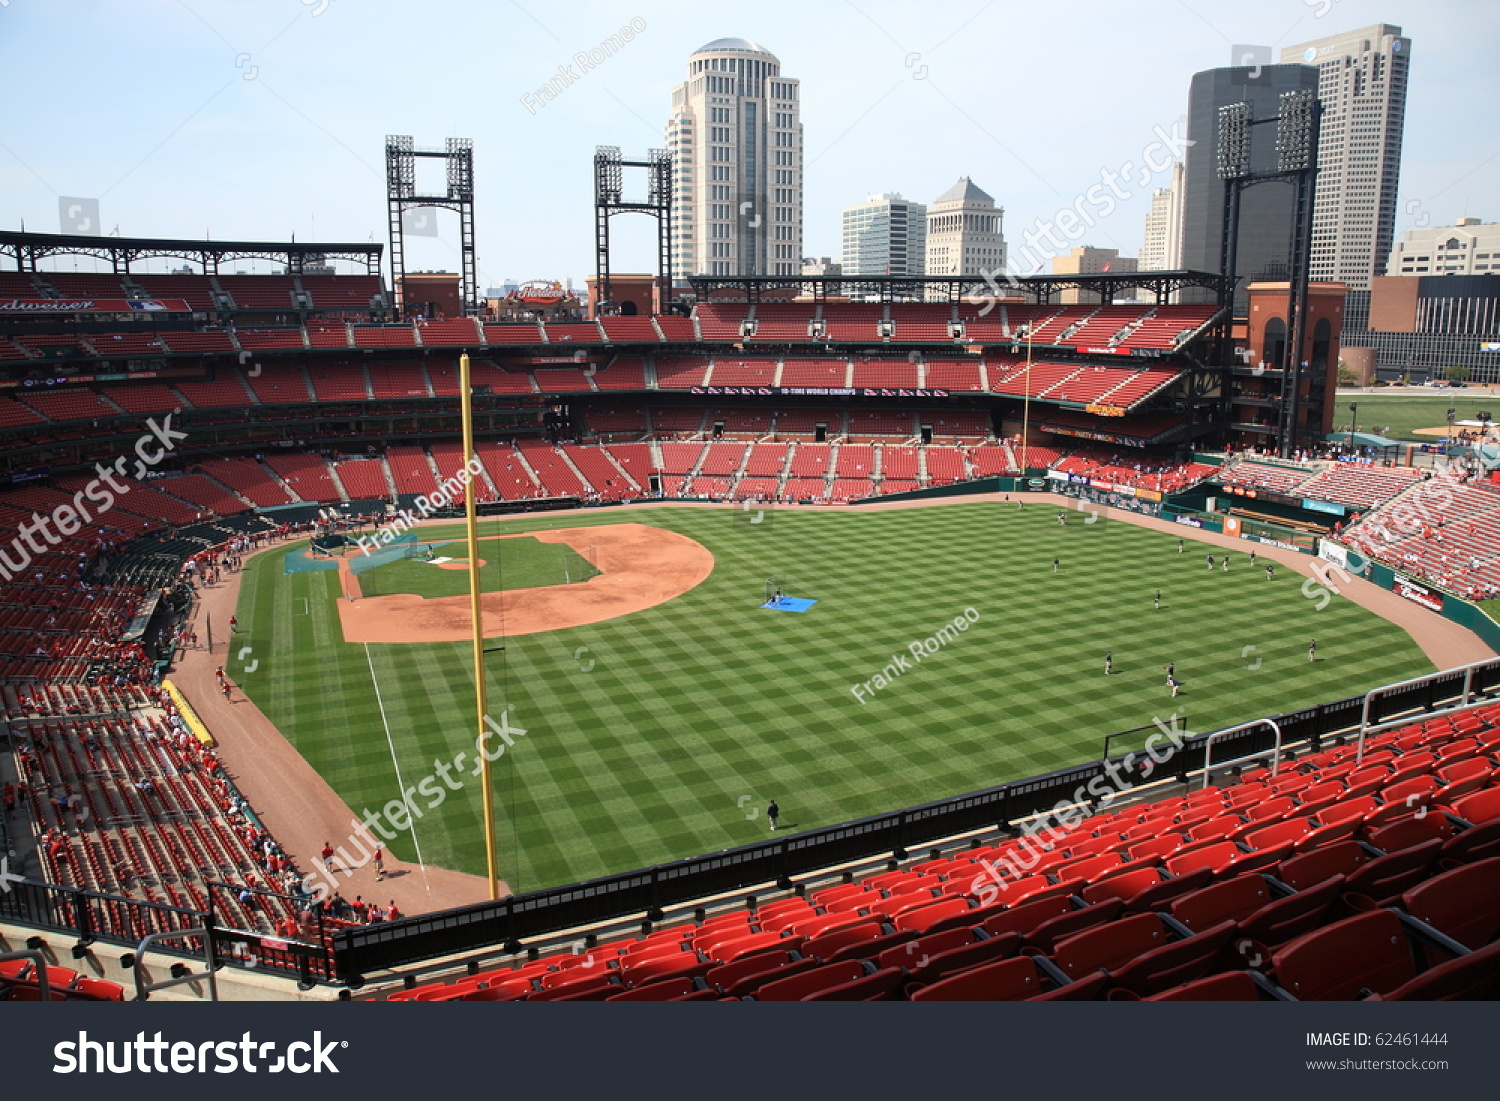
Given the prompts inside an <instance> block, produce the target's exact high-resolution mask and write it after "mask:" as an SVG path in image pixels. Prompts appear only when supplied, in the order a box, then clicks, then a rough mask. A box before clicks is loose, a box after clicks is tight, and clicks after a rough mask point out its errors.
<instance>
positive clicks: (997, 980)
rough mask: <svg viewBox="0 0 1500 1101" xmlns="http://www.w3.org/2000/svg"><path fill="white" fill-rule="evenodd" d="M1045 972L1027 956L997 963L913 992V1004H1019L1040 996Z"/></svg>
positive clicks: (953, 976)
mask: <svg viewBox="0 0 1500 1101" xmlns="http://www.w3.org/2000/svg"><path fill="white" fill-rule="evenodd" d="M1044 985H1045V984H1044V972H1043V971H1042V970H1041V969H1040V968H1039V967H1038V966H1037V963H1036V961H1035V960H1034V959H1032V958H1031V957H1030V956H1017V957H1016V958H1015V959H1009V960H997V961H996V962H994V963H989V964H984V965H982V966H980V967H973V968H970V969H969V970H967V971H961V972H959V973H958V974H957V975H950V976H948V977H947V978H945V979H942V980H941V981H939V982H935V983H933V984H932V985H931V986H924V987H922V988H921V989H920V990H916V991H913V992H912V994H911V1000H912V1001H914V1002H1020V1001H1025V1000H1026V999H1027V998H1031V997H1033V996H1035V995H1037V994H1039V993H1041V992H1042V989H1043V986H1044Z"/></svg>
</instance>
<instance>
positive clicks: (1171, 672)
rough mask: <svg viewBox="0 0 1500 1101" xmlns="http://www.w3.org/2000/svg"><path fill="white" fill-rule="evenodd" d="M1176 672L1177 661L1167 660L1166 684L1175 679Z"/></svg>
mask: <svg viewBox="0 0 1500 1101" xmlns="http://www.w3.org/2000/svg"><path fill="white" fill-rule="evenodd" d="M1176 674H1177V663H1176V662H1175V661H1173V662H1168V663H1167V683H1168V684H1171V683H1172V681H1173V680H1175V679H1176Z"/></svg>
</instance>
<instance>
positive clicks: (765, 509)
mask: <svg viewBox="0 0 1500 1101" xmlns="http://www.w3.org/2000/svg"><path fill="white" fill-rule="evenodd" d="M773 515H774V510H773V509H772V508H771V506H770V504H769V503H766V502H759V501H741V502H740V503H739V506H738V507H737V508H733V509H731V510H730V512H729V518H730V520H732V521H733V522H734V523H736V524H742V525H744V526H745V527H751V528H767V529H769V528H770V526H771V518H772V516H773Z"/></svg>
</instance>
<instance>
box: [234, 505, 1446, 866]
mask: <svg viewBox="0 0 1500 1101" xmlns="http://www.w3.org/2000/svg"><path fill="white" fill-rule="evenodd" d="M742 519H743V518H740V520H739V521H737V520H736V519H735V517H734V515H733V510H731V509H725V510H723V511H718V510H703V509H691V510H690V509H672V508H669V507H664V508H650V509H645V508H631V509H629V510H621V511H620V512H618V513H613V514H589V515H586V516H584V515H572V516H561V517H555V518H550V519H544V518H539V517H535V516H531V517H518V518H514V519H505V520H499V521H486V522H485V523H484V524H483V532H482V534H488V533H491V532H501V531H529V530H540V529H542V528H547V527H580V526H587V525H595V524H609V523H621V522H631V523H650V524H655V525H657V526H660V527H663V528H667V529H670V530H673V531H677V532H680V533H682V534H684V535H686V536H689V537H690V538H693V539H696V540H698V541H699V542H701V543H703V544H704V545H705V546H706V547H708V549H709V550H710V551H712V552H713V554H714V556H715V561H716V565H715V569H714V572H713V574H712V575H711V576H710V577H709V578H708V580H707V581H705V582H704V583H703V584H701V585H699V586H698V587H697V588H695V589H693V590H691V591H689V592H687V593H684V594H683V595H681V596H679V597H677V598H675V599H673V600H671V601H669V602H667V603H665V604H661V605H658V606H656V607H654V608H650V609H647V610H645V611H642V612H639V613H636V614H634V615H631V616H627V617H624V618H622V619H618V620H613V621H610V622H606V623H598V624H593V625H591V626H587V627H580V628H575V629H570V630H563V631H553V632H544V633H540V634H534V635H527V636H520V637H512V638H508V639H506V640H505V643H504V645H505V652H504V653H503V654H493V655H491V658H490V663H491V664H490V666H489V677H490V684H489V698H490V710H491V713H492V714H498V712H499V710H500V709H503V708H504V707H505V706H506V705H511V706H513V707H514V709H515V710H514V712H513V713H512V722H513V725H515V726H518V727H521V728H524V729H525V730H526V731H527V733H526V735H525V736H524V737H519V738H517V740H516V744H515V746H514V748H513V749H511V750H509V751H508V752H506V754H505V755H504V756H503V757H501V758H500V759H499V760H498V761H496V762H495V767H494V772H495V785H496V804H497V808H498V809H497V815H498V817H499V823H498V824H499V830H500V839H501V844H500V857H501V874H502V877H503V878H504V879H505V880H506V881H507V882H508V883H509V884H510V885H511V886H512V888H513V889H515V890H531V889H536V888H539V887H544V886H552V885H557V884H561V883H567V882H572V881H575V880H578V879H584V878H589V877H593V876H598V875H602V874H606V873H610V872H618V871H624V870H628V869H632V868H638V867H643V866H646V865H650V864H654V863H660V862H662V861H665V860H669V859H675V858H680V857H684V856H690V855H694V854H698V853H702V852H708V851H712V850H715V849H721V848H726V847H729V846H733V845H738V844H744V843H746V842H749V841H754V840H758V839H759V838H761V837H762V836H765V835H766V832H767V825H766V822H765V819H764V807H765V804H766V803H767V802H768V801H769V800H770V799H772V798H775V799H776V800H777V801H778V802H779V803H780V805H781V809H782V824H783V826H784V827H790V828H792V829H804V828H809V827H813V826H821V825H826V824H829V823H833V822H838V821H843V820H846V819H849V818H855V817H859V816H863V815H867V814H873V813H877V812H880V811H886V810H891V809H894V808H898V807H902V806H906V805H909V804H913V803H918V802H923V801H927V800H931V799H936V798H941V797H944V796H948V795H954V794H959V793H962V792H964V791H970V790H974V789H977V788H981V787H986V786H989V785H992V784H996V783H1001V782H1004V781H1006V780H1013V779H1018V778H1022V777H1025V776H1029V775H1033V774H1036V773H1040V772H1045V771H1049V770H1051V769H1056V768H1060V767H1063V766H1066V765H1069V764H1074V763H1077V762H1079V761H1082V760H1088V759H1093V758H1097V757H1098V756H1099V753H1100V751H1101V747H1102V745H1103V741H1104V737H1105V735H1107V734H1109V733H1111V732H1113V731H1117V730H1124V729H1128V728H1134V727H1140V726H1145V725H1148V724H1150V723H1151V722H1152V719H1153V718H1154V717H1157V716H1160V717H1161V718H1163V719H1165V718H1166V717H1167V716H1168V715H1170V714H1171V713H1172V711H1173V709H1174V707H1176V708H1180V709H1182V710H1183V712H1185V713H1186V714H1187V715H1188V716H1189V718H1190V723H1191V726H1192V729H1193V730H1195V731H1198V732H1203V731H1208V730H1212V729H1216V728H1220V727H1224V726H1228V725H1231V724H1233V723H1236V722H1241V721H1245V720H1248V719H1252V718H1257V717H1260V716H1263V715H1269V714H1274V713H1276V712H1278V711H1283V710H1288V709H1292V708H1297V707H1302V706H1307V705H1310V704H1314V703H1317V702H1320V701H1324V700H1329V699H1335V698H1338V697H1341V696H1346V695H1351V694H1354V693H1356V692H1362V691H1364V690H1366V689H1368V688H1369V687H1370V686H1371V685H1375V684H1383V683H1389V682H1392V681H1397V680H1401V679H1404V678H1408V677H1412V676H1416V675H1419V674H1421V673H1425V672H1430V671H1431V669H1432V667H1431V665H1430V663H1429V662H1428V661H1427V659H1426V658H1425V657H1424V656H1423V655H1422V653H1421V651H1420V650H1419V649H1418V647H1417V646H1416V645H1415V644H1414V643H1413V642H1412V641H1411V639H1410V638H1409V637H1408V636H1407V635H1406V634H1405V632H1403V631H1401V630H1400V629H1399V628H1397V627H1395V626H1393V625H1391V624H1389V623H1387V622H1385V621H1384V620H1381V619H1379V618H1378V617H1376V616H1374V615H1373V614H1371V613H1369V612H1367V611H1365V610H1364V609H1361V608H1359V607H1357V606H1355V605H1354V604H1352V603H1350V602H1349V601H1347V600H1339V599H1336V600H1334V601H1333V602H1331V603H1330V604H1328V606H1327V607H1326V608H1325V609H1324V610H1322V611H1318V610H1316V605H1315V604H1314V602H1313V601H1310V600H1307V599H1305V598H1303V597H1302V595H1301V593H1300V591H1299V588H1300V583H1301V579H1300V577H1299V576H1297V575H1296V574H1294V573H1292V572H1291V571H1279V572H1278V574H1277V576H1276V578H1275V580H1273V581H1267V580H1266V577H1265V573H1264V571H1263V570H1260V569H1251V568H1250V567H1249V565H1248V562H1247V560H1246V557H1245V555H1244V554H1234V555H1232V562H1231V567H1230V571H1229V572H1228V573H1227V574H1226V573H1223V572H1221V571H1220V570H1219V569H1218V568H1217V567H1216V568H1215V569H1214V570H1213V571H1212V572H1211V573H1210V572H1209V571H1208V570H1207V569H1206V568H1205V561H1204V556H1205V554H1206V553H1208V552H1212V553H1214V554H1215V557H1216V558H1218V557H1219V556H1220V555H1221V554H1222V552H1221V551H1220V549H1219V548H1218V547H1210V546H1208V545H1206V544H1198V543H1196V542H1194V541H1192V540H1189V541H1188V544H1187V546H1188V553H1186V554H1178V553H1177V550H1176V537H1175V535H1166V534H1162V533H1159V532H1154V531H1148V530H1145V529H1143V528H1137V527H1133V526H1131V525H1130V524H1128V523H1125V522H1122V521H1109V522H1105V523H1097V524H1088V523H1086V522H1085V521H1086V520H1087V519H1088V517H1087V516H1085V515H1083V514H1080V513H1077V512H1067V513H1066V521H1067V524H1066V527H1061V526H1059V525H1058V524H1057V520H1056V512H1055V511H1054V510H1051V509H1048V508H1031V509H1027V510H1025V511H1017V510H1016V509H1014V508H1013V507H1012V506H1007V505H1004V504H999V503H993V502H984V503H971V504H962V505H948V506H944V507H941V508H932V509H910V510H901V511H891V512H880V513H819V512H800V511H795V510H786V509H783V510H778V511H777V512H776V514H775V517H774V524H772V525H759V526H756V525H749V524H745V523H743V522H741V521H742ZM457 531H458V529H457V528H454V527H440V528H436V529H433V531H432V533H431V534H433V535H437V536H446V537H452V536H453V535H455V534H456V533H457ZM425 534H428V533H427V532H426V531H425V530H424V535H425ZM283 553H284V552H282V551H277V552H274V553H270V554H265V555H262V556H260V557H259V558H258V559H256V560H255V561H254V562H253V563H252V565H251V567H250V569H249V570H248V571H247V573H246V575H245V580H244V587H243V589H242V592H241V596H240V602H239V606H238V609H237V613H238V617H239V621H240V624H241V628H240V630H241V634H243V635H246V636H247V637H246V639H245V641H246V642H247V643H249V644H252V645H253V646H254V650H255V653H256V654H257V655H263V654H268V653H269V654H274V655H277V657H275V658H274V659H272V660H262V661H261V663H260V665H259V667H258V668H257V670H256V672H255V673H253V674H250V675H247V676H245V677H244V684H245V689H246V691H247V692H248V693H249V695H250V696H251V698H252V699H254V700H255V702H256V703H257V704H258V705H259V706H260V707H261V709H262V710H263V711H264V712H265V713H266V714H267V715H268V716H269V717H270V719H271V720H272V722H274V723H275V724H276V725H277V726H278V727H279V728H280V729H281V730H282V732H283V733H284V734H285V735H286V736H287V737H288V738H289V739H290V740H291V741H292V743H293V744H294V745H295V746H296V747H297V748H298V749H299V750H300V751H301V752H302V754H303V755H304V756H305V757H306V758H307V759H308V761H309V762H310V763H311V764H312V766H313V767H314V768H315V769H317V770H318V771H319V772H320V773H321V774H322V775H324V776H325V777H326V778H327V779H328V780H329V782H330V783H331V784H332V785H333V787H334V788H335V790H337V791H338V792H339V793H340V794H341V795H342V796H343V797H344V799H345V800H346V801H347V802H348V803H349V805H350V806H351V807H352V808H353V809H354V810H355V811H356V812H357V813H358V812H362V811H363V810H364V809H365V808H369V809H370V810H377V809H379V808H380V807H382V806H384V805H385V804H387V803H388V802H389V801H391V800H399V799H401V798H402V794H401V792H400V790H399V785H398V783H397V781H396V778H395V769H394V767H393V764H392V760H391V752H390V749H389V748H388V746H387V741H386V736H385V731H384V727H383V726H382V723H381V716H380V709H379V707H378V706H377V704H376V700H375V694H374V692H373V691H372V686H371V668H372V667H373V669H374V672H375V675H376V677H378V678H379V682H380V689H381V696H382V698H383V701H384V705H385V712H386V718H387V720H388V721H389V723H390V729H391V735H392V741H393V742H394V745H395V748H396V752H397V755H398V757H399V762H400V770H401V774H402V777H403V779H404V780H405V783H406V785H407V786H408V787H413V786H415V785H416V783H417V782H418V780H419V779H421V778H425V777H428V776H430V775H431V774H432V772H433V769H434V767H435V762H437V761H439V760H442V761H451V760H452V759H453V758H454V757H455V756H456V754H458V753H460V752H464V751H466V750H467V751H468V752H469V758H468V761H472V760H473V756H472V751H473V745H474V735H473V729H472V728H473V719H472V717H471V716H472V710H473V703H472V700H473V695H472V693H473V683H472V678H471V676H470V669H469V657H468V646H467V644H465V643H449V644H438V645H424V646H409V645H371V646H370V648H369V650H370V655H371V657H370V659H369V661H367V660H366V657H365V652H364V648H363V647H361V646H357V645H350V644H348V643H345V642H343V641H342V639H341V637H340V633H339V629H338V616H337V608H336V601H337V599H338V597H339V588H338V581H337V577H336V575H335V574H332V573H302V574H292V575H287V574H284V573H283V572H282V565H281V561H280V559H281V555H282V554H283ZM1054 557H1057V558H1059V559H1060V560H1061V567H1062V568H1061V570H1060V571H1059V572H1057V573H1054V572H1053V570H1052V559H1053V558H1054ZM772 574H778V575H783V576H784V577H785V578H786V581H785V589H786V591H787V593H788V594H789V595H792V596H805V597H813V598H816V599H817V600H818V601H819V603H818V604H817V605H816V606H815V607H814V608H813V609H812V611H811V612H810V613H808V614H807V615H789V614H787V613H784V612H774V611H764V610H761V609H760V608H759V607H758V606H759V604H760V602H761V600H762V599H763V588H764V580H765V578H766V577H768V576H771V575H772ZM1157 589H1160V590H1161V592H1162V608H1161V610H1160V611H1155V610H1153V608H1152V594H1153V592H1154V591H1155V590H1157ZM304 597H305V598H307V599H308V601H309V604H310V607H311V609H312V614H310V615H295V614H293V613H294V611H295V612H300V611H301V610H302V607H303V605H302V598H304ZM968 607H972V608H973V609H974V610H975V612H976V614H977V615H978V621H977V622H976V623H974V625H973V626H971V627H970V628H969V630H968V631H967V632H964V633H962V634H960V635H958V636H957V637H956V638H955V639H953V640H952V641H950V642H948V643H947V644H946V645H944V646H942V647H941V649H939V650H938V652H937V653H935V654H932V655H930V656H925V657H924V659H923V660H922V661H921V662H920V663H918V662H916V661H914V660H913V659H912V657H911V653H910V650H909V649H908V647H909V646H910V644H911V643H912V642H914V641H918V640H921V639H925V638H927V637H928V636H931V635H933V634H934V633H935V632H936V631H937V630H938V628H940V627H942V626H943V625H944V624H946V623H949V622H951V621H952V620H953V618H954V617H955V616H957V615H959V614H961V613H962V612H963V611H964V609H965V608H968ZM1314 636H1316V638H1317V639H1318V661H1317V662H1314V663H1309V662H1308V660H1307V642H1308V639H1309V638H1310V637H1314ZM1106 651H1112V653H1113V657H1114V675H1113V676H1110V677H1106V676H1105V675H1104V671H1103V670H1104V654H1105V652H1106ZM898 653H901V654H906V655H907V660H908V662H909V663H910V665H911V668H910V670H908V671H905V672H903V673H902V674H901V675H900V676H899V678H896V679H894V680H893V682H892V683H891V684H890V685H889V686H888V687H886V688H884V689H882V690H881V691H879V692H878V693H875V694H874V696H873V698H869V699H868V702H864V703H861V702H860V700H859V699H857V698H856V697H855V696H854V694H853V693H852V692H851V688H852V687H853V686H854V685H856V684H862V683H864V682H866V681H868V680H870V678H871V677H873V676H874V674H875V673H877V672H879V671H880V670H881V669H882V668H883V667H884V666H886V665H887V664H888V663H890V662H891V660H892V657H893V655H896V654H898ZM1168 662H1173V663H1175V664H1176V671H1177V676H1178V678H1179V679H1180V680H1181V681H1182V682H1183V683H1184V685H1185V688H1184V692H1183V695H1182V697H1180V698H1179V699H1177V700H1171V699H1169V692H1168V690H1167V688H1166V687H1165V684H1164V682H1165V674H1164V672H1163V666H1165V665H1166V664H1167V663H1168ZM1116 748H1120V747H1116ZM468 767H470V766H469V764H468V763H467V762H465V764H464V768H465V769H467V768H468ZM456 780H461V781H462V783H463V785H464V786H463V787H462V789H461V790H458V791H449V790H446V789H444V790H445V794H444V799H443V801H442V803H441V805H439V806H435V807H432V808H431V809H428V804H429V803H430V802H433V800H429V799H424V798H423V796H422V795H416V797H415V799H414V800H413V801H414V803H415V805H416V806H417V807H418V808H419V809H422V811H423V814H422V817H420V818H418V819H417V820H415V821H414V822H413V829H414V830H415V831H416V836H417V839H418V840H419V841H420V844H421V848H422V854H423V856H424V858H425V859H426V860H427V861H429V862H430V863H433V864H437V865H440V866H444V867H450V868H455V869H458V870H462V871H469V872H480V873H482V871H483V868H484V854H483V838H482V830H481V828H480V825H479V821H480V805H481V803H480V792H479V787H478V783H477V781H476V780H475V779H474V778H473V777H472V776H471V775H469V774H468V773H467V772H464V773H463V774H461V775H456ZM427 790H429V791H431V790H434V789H433V788H429V789H427ZM391 848H392V851H393V852H394V853H395V854H396V855H397V856H398V857H401V858H403V859H411V858H413V857H414V856H415V850H414V847H413V838H412V835H411V833H410V832H408V833H407V834H405V835H402V836H401V837H399V838H397V840H395V841H394V842H392V844H391Z"/></svg>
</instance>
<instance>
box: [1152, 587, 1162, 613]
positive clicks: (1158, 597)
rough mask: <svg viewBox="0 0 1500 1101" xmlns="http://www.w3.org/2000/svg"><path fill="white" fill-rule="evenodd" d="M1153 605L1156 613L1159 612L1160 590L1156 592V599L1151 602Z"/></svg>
mask: <svg viewBox="0 0 1500 1101" xmlns="http://www.w3.org/2000/svg"><path fill="white" fill-rule="evenodd" d="M1153 603H1154V604H1155V606H1156V610H1157V611H1158V612H1159V611H1161V590H1160V589H1157V590H1156V599H1155V600H1154V601H1153Z"/></svg>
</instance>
